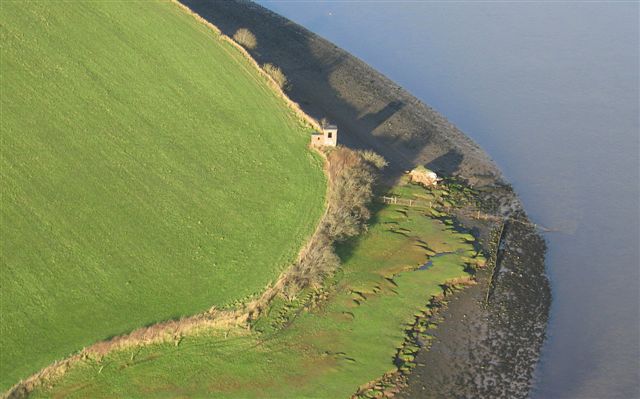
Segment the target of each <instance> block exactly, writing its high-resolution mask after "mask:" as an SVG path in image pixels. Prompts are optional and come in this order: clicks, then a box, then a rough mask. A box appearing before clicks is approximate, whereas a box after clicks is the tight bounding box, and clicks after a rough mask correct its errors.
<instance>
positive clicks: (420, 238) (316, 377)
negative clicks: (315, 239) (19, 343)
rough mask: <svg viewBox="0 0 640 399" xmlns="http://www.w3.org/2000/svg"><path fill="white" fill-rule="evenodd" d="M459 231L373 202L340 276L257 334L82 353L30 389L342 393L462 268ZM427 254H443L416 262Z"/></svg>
mask: <svg viewBox="0 0 640 399" xmlns="http://www.w3.org/2000/svg"><path fill="white" fill-rule="evenodd" d="M420 191H421V190H420V189H416V188H415V187H413V188H408V189H405V190H404V192H405V194H408V193H418V192H420ZM466 238H468V235H467V234H461V233H457V232H455V231H453V230H452V229H451V227H449V226H447V225H446V224H445V223H442V222H441V221H439V220H436V219H433V218H432V217H428V216H426V215H424V214H423V213H422V212H420V211H418V210H416V209H415V208H412V209H406V208H403V207H399V206H388V207H385V208H382V209H380V210H379V211H378V212H377V214H376V216H375V219H374V222H373V224H372V225H371V226H370V229H369V231H368V232H367V233H366V234H365V235H364V236H363V237H362V238H360V239H359V240H356V241H355V242H352V243H350V244H349V245H346V246H343V247H342V248H341V256H342V258H343V261H344V264H343V267H342V271H341V275H339V276H337V277H336V279H335V284H334V285H333V288H331V289H330V290H329V291H328V292H329V299H328V300H327V301H326V302H323V304H322V305H321V306H320V307H319V308H316V309H315V310H313V311H311V312H302V313H300V314H299V315H298V316H297V317H296V318H294V319H291V318H290V317H287V307H288V306H289V305H288V304H286V303H284V301H282V300H280V303H276V304H275V305H274V306H273V308H272V310H271V312H270V314H269V316H267V317H265V318H264V319H261V320H259V321H258V323H257V324H256V325H255V330H261V331H263V332H262V333H255V332H254V333H247V332H241V331H233V330H231V331H230V332H229V335H228V336H227V337H225V336H224V335H223V333H221V332H218V333H215V332H214V333H212V334H211V335H208V336H200V337H191V338H187V339H185V340H184V341H183V342H182V343H180V345H179V346H178V347H175V346H173V345H169V344H167V345H154V346H151V347H146V348H142V349H139V350H133V351H131V352H120V353H114V354H112V355H109V356H108V357H107V358H105V359H103V360H102V361H95V360H87V361H85V362H83V363H82V364H79V365H78V366H77V367H75V368H74V369H72V370H71V371H70V372H69V373H68V374H67V375H66V376H65V378H64V379H63V380H62V381H61V382H60V383H59V384H57V385H55V386H54V388H53V390H48V391H39V392H36V394H35V395H34V397H48V396H53V395H68V397H78V398H80V397H92V398H108V397H125V396H126V397H177V396H180V397H182V396H184V397H217V398H226V397H228V398H237V397H268V398H303V397H309V398H339V397H349V396H350V395H351V394H353V393H354V392H355V391H356V390H357V388H358V386H359V385H361V384H363V383H365V382H367V381H370V380H372V379H375V378H377V377H379V376H381V375H382V374H384V373H385V372H387V371H391V370H393V369H394V365H393V362H392V360H393V356H394V355H395V353H396V350H397V348H398V347H399V346H400V345H401V343H402V342H403V340H404V328H405V327H404V325H406V324H407V323H409V322H411V321H412V320H413V317H414V315H415V314H416V313H418V312H421V311H423V310H424V309H425V307H424V305H425V303H426V302H427V301H428V298H429V297H430V296H432V295H437V294H440V293H441V292H442V291H441V287H440V284H442V283H444V282H445V281H447V280H449V279H453V278H457V277H464V276H466V275H467V274H466V273H465V271H464V258H463V257H464V256H469V257H472V256H474V255H475V251H474V249H473V245H472V244H470V243H468V242H467V240H466ZM430 251H433V252H430ZM434 252H435V253H440V254H443V253H449V252H451V254H448V255H447V254H445V255H441V256H438V257H432V258H431V260H432V262H433V265H432V266H431V268H429V269H428V270H417V267H418V266H420V265H421V264H423V263H424V262H425V261H426V260H427V259H428V257H427V253H431V254H433V253H434ZM293 309H295V306H294V307H293Z"/></svg>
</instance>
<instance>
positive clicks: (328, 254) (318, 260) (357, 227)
mask: <svg viewBox="0 0 640 399" xmlns="http://www.w3.org/2000/svg"><path fill="white" fill-rule="evenodd" d="M326 155H327V158H328V161H329V162H328V175H329V182H330V186H329V204H328V207H327V211H326V213H325V215H324V216H323V218H322V220H321V221H320V225H319V226H318V229H317V231H316V233H315V235H314V237H313V238H312V239H311V241H310V242H309V244H308V246H307V247H306V248H305V250H304V251H303V252H302V254H301V256H300V258H299V259H298V261H297V262H296V263H295V264H294V265H293V266H292V267H291V269H290V270H289V271H288V273H287V276H286V279H285V282H284V290H283V292H284V294H285V295H286V296H287V297H289V298H292V297H295V295H296V294H297V293H298V292H300V290H302V289H303V288H305V287H309V286H311V287H317V286H319V285H320V284H321V283H322V281H323V280H324V279H325V278H326V277H327V276H328V275H330V274H332V273H333V272H334V271H335V270H336V269H337V267H338V266H339V264H340V260H339V258H338V256H337V255H336V253H335V250H334V245H335V244H336V243H338V242H342V241H344V240H346V239H348V238H349V237H353V236H356V235H358V234H360V233H362V232H363V231H364V230H365V228H366V223H367V221H368V220H369V217H370V216H371V213H370V211H369V208H368V206H369V204H370V203H371V201H372V199H373V189H374V184H375V181H376V176H377V174H378V171H379V170H380V169H382V168H384V167H385V166H386V164H387V163H386V161H385V160H384V158H382V157H381V156H380V155H378V154H376V153H374V152H371V151H353V150H350V149H347V148H344V147H338V148H334V149H330V150H327V154H326Z"/></svg>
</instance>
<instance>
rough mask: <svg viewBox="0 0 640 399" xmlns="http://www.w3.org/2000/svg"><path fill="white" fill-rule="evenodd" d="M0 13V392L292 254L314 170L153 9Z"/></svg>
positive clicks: (244, 284) (300, 148)
mask: <svg viewBox="0 0 640 399" xmlns="http://www.w3.org/2000/svg"><path fill="white" fill-rule="evenodd" d="M0 10H1V11H0V17H1V18H0V20H1V21H2V25H0V35H1V39H2V40H1V46H2V57H1V58H2V60H1V73H2V95H1V105H2V125H1V127H2V146H1V153H0V178H1V184H2V201H1V209H0V211H1V215H2V223H1V230H0V243H1V257H2V265H1V271H0V278H1V282H2V298H1V299H2V300H1V307H0V311H1V314H2V323H1V327H0V328H1V330H0V331H1V333H0V352H1V354H2V358H1V362H0V390H2V389H6V388H8V387H9V386H10V385H11V384H13V383H15V382H17V381H18V379H20V378H22V377H26V376H27V375H29V374H30V373H32V372H35V371H37V370H38V369H39V368H41V367H43V366H45V365H47V364H49V363H50V362H52V361H53V360H54V359H57V358H61V357H64V356H66V355H67V354H69V353H70V352H72V351H75V350H78V349H80V348H81V347H82V346H84V345H88V344H90V343H92V342H94V341H96V340H100V339H105V338H107V337H109V336H111V335H114V334H119V333H123V332H126V331H129V330H132V329H134V328H136V327H139V326H142V325H145V324H149V323H152V322H155V321H159V320H163V319H167V318H172V317H177V316H179V315H186V314H193V313H196V312H199V311H203V310H205V309H207V308H208V307H209V306H211V305H213V304H216V305H225V304H229V303H231V302H233V301H236V300H240V299H242V298H244V297H246V296H248V295H251V294H253V293H257V292H260V291H261V290H262V288H263V287H264V286H265V285H266V284H267V282H268V281H269V280H271V279H273V278H275V276H276V275H277V274H278V272H279V270H281V269H282V268H283V267H285V266H287V264H288V263H289V262H290V261H291V260H292V259H293V258H294V257H295V254H296V253H297V250H298V248H299V247H300V246H301V244H302V242H303V241H304V240H305V238H306V237H307V236H308V235H309V234H310V233H311V231H312V229H313V226H314V224H315V222H316V221H317V219H318V218H319V216H320V213H321V212H322V204H323V198H324V190H325V184H324V178H323V174H322V170H321V166H320V165H321V162H320V160H319V159H318V158H317V157H314V156H313V155H312V154H311V153H310V152H309V151H307V150H306V148H305V146H306V143H307V140H308V135H307V134H308V132H307V131H305V129H304V128H302V127H301V126H300V125H299V123H298V122H297V119H296V118H295V116H293V114H292V113H291V112H290V111H289V110H288V109H286V107H285V106H284V103H283V101H282V100H281V99H279V98H277V96H276V95H275V94H273V92H272V91H271V90H270V89H269V88H268V87H267V85H266V84H265V81H264V78H263V77H261V76H260V75H259V74H258V73H257V72H256V71H255V70H254V69H253V68H252V67H251V65H250V64H249V63H248V62H247V61H246V60H245V59H243V58H242V56H241V55H240V54H239V53H238V51H237V50H235V49H234V48H233V47H232V46H231V45H229V44H228V43H225V42H223V41H220V40H217V39H216V38H215V35H214V34H213V33H212V32H211V31H209V30H208V29H206V28H205V27H204V26H202V25H201V24H199V23H198V22H196V21H195V20H194V19H193V18H192V17H191V16H189V15H186V14H185V13H184V12H182V11H181V10H179V9H178V8H177V7H176V6H175V5H173V4H171V3H161V2H147V1H135V2H99V1H94V2H70V3H69V2H64V3H62V2H59V3H58V2H44V1H43V2H38V1H31V2H22V1H20V2H13V1H3V2H2V5H1V7H0Z"/></svg>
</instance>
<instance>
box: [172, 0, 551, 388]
mask: <svg viewBox="0 0 640 399" xmlns="http://www.w3.org/2000/svg"><path fill="white" fill-rule="evenodd" d="M182 3H183V4H184V5H186V6H188V7H189V8H190V9H191V10H193V11H194V12H195V13H197V14H198V15H200V16H201V17H202V18H204V19H206V20H208V21H210V22H212V23H213V24H214V25H216V26H217V27H219V28H220V29H221V30H222V32H223V33H224V34H226V35H229V36H231V35H233V33H234V32H235V31H236V30H237V29H239V28H247V29H249V30H250V31H251V32H252V33H253V34H254V35H255V36H256V38H257V42H258V45H257V46H256V47H255V48H254V49H250V50H248V51H249V53H250V54H251V56H252V57H253V58H254V59H255V60H256V61H257V62H258V63H259V64H267V63H270V64H273V65H276V66H277V67H279V68H281V70H282V71H283V72H284V74H285V75H286V77H287V79H288V82H289V85H288V87H287V89H286V91H287V95H288V96H289V97H290V98H291V99H292V100H293V101H295V102H297V103H298V104H300V106H301V108H302V109H303V110H304V112H306V113H308V114H310V115H311V116H313V117H314V118H317V119H321V118H328V119H330V120H331V121H332V122H335V123H336V124H337V125H338V126H339V128H340V136H339V140H340V144H342V145H345V146H347V147H350V148H354V149H370V150H373V151H376V152H377V153H379V154H381V155H383V156H384V157H385V158H386V159H387V160H388V161H389V168H387V170H386V176H385V177H386V181H387V184H388V185H390V186H391V185H393V184H394V183H395V182H396V181H397V180H398V179H399V178H400V177H401V176H402V174H403V173H404V171H406V170H408V169H410V168H412V167H414V166H416V165H426V166H427V167H428V168H430V169H433V170H435V171H437V172H439V173H440V174H442V175H445V176H457V177H459V178H461V179H463V180H465V181H466V182H467V183H468V184H469V185H471V186H473V187H475V188H477V189H478V190H479V191H480V194H481V198H482V202H483V206H484V207H485V208H486V211H487V212H488V213H491V214H494V215H502V216H504V217H510V218H516V219H519V220H525V221H526V220H527V216H526V214H525V212H524V211H523V209H522V205H521V203H520V201H519V200H518V198H517V196H516V194H515V193H514V192H513V190H512V189H511V187H510V186H509V185H508V184H507V183H506V182H505V181H504V178H503V177H502V174H501V173H500V171H499V170H498V168H497V167H496V165H495V164H494V163H493V162H492V161H491V159H490V158H489V157H488V156H487V154H486V153H484V152H483V151H482V150H481V149H480V148H479V147H478V146H477V145H476V144H475V143H474V142H473V141H472V140H470V139H469V138H468V137H467V136H465V135H464V134H463V133H462V132H461V131H460V130H458V129H457V128H456V127H455V126H454V125H452V124H451V123H449V122H448V121H447V120H446V119H445V118H444V117H443V116H441V115H440V114H438V113H437V112H436V111H435V110H433V109H431V108H430V107H428V106H427V105H425V104H423V103H422V102H421V101H420V100H418V99H417V98H415V97H414V96H412V95H411V94H409V93H408V92H406V91H405V90H403V89H402V88H401V87H399V86H398V85H396V84H395V83H393V82H392V81H390V80H389V79H387V78H386V77H384V76H383V75H381V74H380V73H378V72H377V71H375V70H374V69H372V68H371V67H369V66H368V65H367V64H365V63H364V62H362V61H361V60H359V59H357V58H356V57H354V56H352V55H350V54H349V53H347V52H345V51H344V50H342V49H340V48H338V47H336V46H335V45H333V44H332V43H330V42H328V41H326V40H324V39H322V38H320V37H318V36H317V35H315V34H313V33H312V32H310V31H308V30H306V29H305V28H303V27H301V26H299V25H297V24H295V23H293V22H291V21H289V20H287V19H285V18H283V17H281V16H279V15H277V14H275V13H273V12H271V11H269V10H267V9H265V8H263V7H261V6H259V5H256V4H253V3H249V2H240V1H238V2H236V1H219V2H209V1H206V2H205V1H199V0H183V1H182ZM459 220H460V222H461V223H462V224H464V225H465V226H466V227H468V228H472V229H476V233H477V235H478V236H480V237H482V236H485V237H487V236H488V234H489V232H488V231H487V228H486V227H485V226H483V225H482V224H479V223H478V224H477V225H476V224H474V221H473V220H472V218H468V217H465V216H464V215H459ZM496 250H497V251H499V252H498V253H497V260H496V265H495V270H494V271H492V272H487V273H484V274H482V273H481V274H480V275H478V276H477V279H478V282H479V284H478V285H477V286H475V287H472V288H471V289H467V290H464V291H462V292H461V293H459V294H457V295H456V297H455V300H454V301H452V302H451V306H450V307H447V308H446V309H445V310H444V311H443V312H441V313H440V316H439V317H442V321H441V322H440V327H439V329H438V330H439V333H438V334H437V340H436V341H435V342H434V344H433V346H432V348H431V350H430V351H423V352H422V353H421V354H420V355H419V356H418V359H417V360H418V363H419V365H418V367H416V368H415V370H414V372H413V373H412V375H411V376H410V377H409V380H408V386H407V387H406V389H405V391H404V393H403V395H405V396H406V397H439V396H440V397H441V396H442V395H441V394H442V393H443V392H446V393H447V396H465V395H472V396H474V397H510V398H518V397H526V396H527V394H528V391H529V389H530V386H531V376H532V373H533V368H534V366H535V364H536V362H537V359H538V356H539V350H540V347H541V345H542V342H543V341H544V334H545V327H546V322H547V319H548V312H549V304H550V290H549V284H548V280H547V278H546V275H545V270H544V252H545V244H544V241H543V239H542V238H541V237H540V235H539V234H538V233H537V231H536V230H535V228H534V227H533V226H532V225H530V224H528V223H507V224H506V225H505V226H504V232H503V239H502V240H501V241H500V245H499V248H497V249H496ZM491 276H493V278H492V277H491ZM488 292H489V293H490V295H487V293H488Z"/></svg>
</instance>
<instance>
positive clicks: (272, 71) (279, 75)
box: [262, 64, 288, 89]
mask: <svg viewBox="0 0 640 399" xmlns="http://www.w3.org/2000/svg"><path fill="white" fill-rule="evenodd" d="M262 69H264V71H265V72H266V73H267V74H269V76H271V78H272V79H273V80H274V81H275V82H276V83H277V84H278V86H280V88H281V89H285V88H286V87H287V83H288V82H287V77H286V76H284V73H283V72H282V70H281V69H280V68H278V67H277V66H275V65H273V64H264V65H263V66H262Z"/></svg>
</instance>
